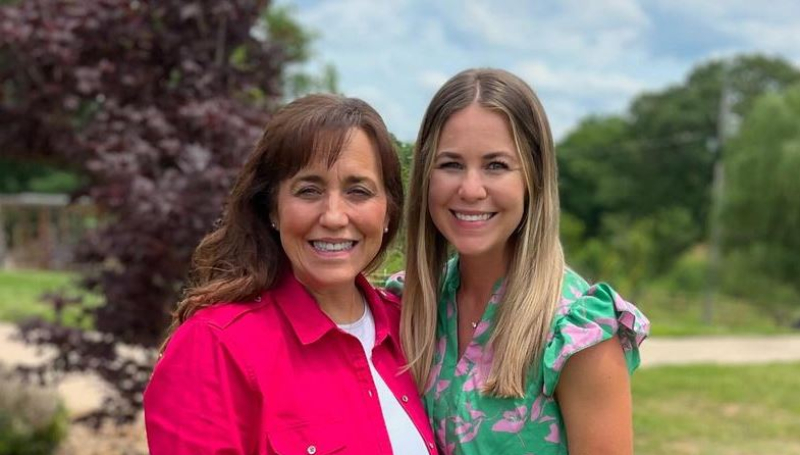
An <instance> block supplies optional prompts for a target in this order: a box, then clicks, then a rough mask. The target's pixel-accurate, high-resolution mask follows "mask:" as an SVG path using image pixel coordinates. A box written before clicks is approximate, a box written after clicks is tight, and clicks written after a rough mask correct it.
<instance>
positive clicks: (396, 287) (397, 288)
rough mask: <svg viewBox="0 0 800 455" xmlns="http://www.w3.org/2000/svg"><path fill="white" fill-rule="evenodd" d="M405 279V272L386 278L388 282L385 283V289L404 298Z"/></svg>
mask: <svg viewBox="0 0 800 455" xmlns="http://www.w3.org/2000/svg"><path fill="white" fill-rule="evenodd" d="M405 279H406V272H405V270H401V271H399V272H397V273H395V274H392V275H390V276H389V278H386V281H385V282H384V283H383V289H385V290H386V291H387V292H390V293H392V294H394V295H396V296H397V297H402V296H403V287H404V283H405Z"/></svg>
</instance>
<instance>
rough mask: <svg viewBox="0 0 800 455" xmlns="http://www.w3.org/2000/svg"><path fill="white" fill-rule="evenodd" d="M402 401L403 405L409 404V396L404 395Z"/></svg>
mask: <svg viewBox="0 0 800 455" xmlns="http://www.w3.org/2000/svg"><path fill="white" fill-rule="evenodd" d="M400 399H401V400H403V403H408V395H403V397H402V398H400Z"/></svg>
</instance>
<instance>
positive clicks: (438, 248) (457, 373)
mask: <svg viewBox="0 0 800 455" xmlns="http://www.w3.org/2000/svg"><path fill="white" fill-rule="evenodd" d="M413 163H414V167H413V171H412V173H411V182H410V185H409V188H410V197H409V207H408V216H407V223H408V243H407V245H408V246H407V254H406V260H407V264H406V278H405V291H404V293H403V316H402V330H401V333H402V335H403V345H404V347H405V349H406V350H405V352H406V354H407V355H408V358H409V359H410V361H411V371H412V372H413V374H414V376H415V377H416V379H417V381H418V383H419V384H420V386H421V389H422V391H423V392H424V393H425V396H424V402H425V405H426V407H427V411H428V413H429V414H430V417H431V420H432V423H433V426H434V428H435V430H436V436H437V441H438V444H439V448H440V449H441V450H442V451H443V452H444V453H446V454H463V455H471V454H475V455H477V454H486V453H498V454H500V453H503V454H526V453H536V454H539V455H545V454H553V455H555V454H560V455H563V454H566V453H570V454H573V455H575V454H592V455H602V454H615V455H623V454H632V453H633V435H632V433H633V430H632V423H631V396H630V384H629V379H628V375H629V373H630V372H631V371H633V369H634V368H636V366H637V365H638V362H639V356H638V351H637V347H638V345H639V343H640V342H641V341H642V340H643V339H644V337H645V335H646V333H647V329H648V322H647V319H645V318H644V316H643V315H642V314H641V313H640V312H639V310H637V309H636V308H635V307H634V306H633V305H632V304H630V303H628V302H626V301H625V300H623V299H622V298H620V296H619V295H617V294H616V293H615V292H614V291H613V290H612V289H611V288H610V287H609V286H607V285H605V284H598V285H594V286H590V285H589V284H588V283H587V282H586V281H584V280H583V279H582V278H581V277H580V276H578V274H576V273H575V272H574V271H572V270H570V269H569V268H567V267H566V266H565V264H564V257H563V254H562V250H561V244H560V242H559V230H558V225H559V223H558V221H559V205H558V180H557V172H556V157H555V151H554V147H553V141H552V136H551V134H550V128H549V126H548V122H547V117H546V115H545V112H544V109H543V108H542V105H541V103H540V102H539V100H538V98H537V97H536V95H535V94H534V92H533V90H531V88H530V87H529V86H528V85H527V84H525V82H523V81H522V80H521V79H520V78H518V77H516V76H514V75H513V74H510V73H508V72H506V71H501V70H492V69H477V70H467V71H464V72H462V73H459V74H457V75H456V76H454V77H453V78H452V79H450V80H449V81H447V82H446V83H445V84H444V86H443V87H442V88H441V89H439V91H438V92H437V93H436V95H435V96H434V97H433V100H432V101H431V103H430V105H429V106H428V110H427V112H426V114H425V118H424V120H423V122H422V127H421V129H420V133H419V137H418V139H417V144H416V149H415V155H414V160H413ZM450 251H455V252H456V253H457V254H456V255H455V256H454V257H452V258H449V259H448V253H449V252H450Z"/></svg>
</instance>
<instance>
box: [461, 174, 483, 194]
mask: <svg viewBox="0 0 800 455" xmlns="http://www.w3.org/2000/svg"><path fill="white" fill-rule="evenodd" d="M458 195H459V196H460V197H461V199H463V200H465V201H479V200H481V199H484V198H486V185H484V183H483V177H482V176H481V175H480V172H478V171H477V170H468V171H467V172H466V174H465V175H464V178H463V179H462V180H461V185H460V186H459V188H458Z"/></svg>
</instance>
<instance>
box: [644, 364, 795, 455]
mask: <svg viewBox="0 0 800 455" xmlns="http://www.w3.org/2000/svg"><path fill="white" fill-rule="evenodd" d="M798 378H800V363H792V364H771V365H757V366H711V365H702V366H677V367H676V366H670V367H658V368H648V369H643V370H641V371H637V372H636V374H634V375H633V400H634V402H633V403H634V428H635V432H636V454H637V455H667V454H669V455H695V454H697V455H750V454H753V455H758V454H771V455H790V454H791V455H797V454H800V393H798V384H800V382H798V381H800V380H799V379H798Z"/></svg>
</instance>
